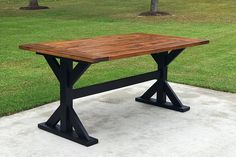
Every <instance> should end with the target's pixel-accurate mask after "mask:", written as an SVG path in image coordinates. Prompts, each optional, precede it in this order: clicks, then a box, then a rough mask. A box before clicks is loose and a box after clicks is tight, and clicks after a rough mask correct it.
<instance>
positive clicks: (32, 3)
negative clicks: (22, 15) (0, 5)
mask: <svg viewBox="0 0 236 157" xmlns="http://www.w3.org/2000/svg"><path fill="white" fill-rule="evenodd" d="M20 9H23V10H36V9H48V7H46V6H39V3H38V0H29V5H28V6H27V7H21V8H20Z"/></svg>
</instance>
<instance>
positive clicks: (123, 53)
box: [19, 33, 209, 63]
mask: <svg viewBox="0 0 236 157" xmlns="http://www.w3.org/2000/svg"><path fill="white" fill-rule="evenodd" d="M207 43H209V41H208V40H200V39H191V38H184V37H175V36H165V35H156V34H145V33H133V34H124V35H113V36H102V37H95V38H84V39H79V40H71V41H59V42H47V43H36V44H25V45H20V46H19V47H20V48H21V49H24V50H29V51H33V52H38V53H41V54H47V55H52V56H56V57H62V58H68V59H72V60H76V61H86V62H90V63H96V62H101V61H108V60H114V59H120V58H126V57H133V56H139V55H145V54H152V53H161V52H163V51H171V50H174V49H180V48H186V47H192V46H197V45H203V44H207Z"/></svg>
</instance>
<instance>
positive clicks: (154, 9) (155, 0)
mask: <svg viewBox="0 0 236 157" xmlns="http://www.w3.org/2000/svg"><path fill="white" fill-rule="evenodd" d="M139 15H140V16H165V15H170V14H169V13H167V12H161V11H159V0H151V4H150V10H149V11H147V12H143V13H141V14H139Z"/></svg>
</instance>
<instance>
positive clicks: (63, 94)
mask: <svg viewBox="0 0 236 157" xmlns="http://www.w3.org/2000/svg"><path fill="white" fill-rule="evenodd" d="M44 57H45V59H46V60H47V62H48V64H49V65H50V67H51V69H52V70H53V72H54V74H55V75H56V77H57V79H58V80H59V82H60V106H59V107H58V108H57V110H56V111H55V112H54V113H53V115H52V116H51V117H50V118H49V119H48V120H47V122H45V123H41V124H39V125H38V127H39V128H40V129H43V130H45V131H48V132H51V133H53V134H56V135H58V136H61V137H64V138H67V139H69V140H72V141H75V142H77V143H80V144H83V145H85V146H91V145H93V144H96V143H98V140H97V139H96V138H93V137H91V136H89V135H88V133H87V131H86V129H85V128H84V126H83V124H82V123H81V121H80V119H79V117H78V116H77V114H76V112H75V111H74V109H73V97H72V95H73V94H72V92H73V85H74V83H75V82H76V81H77V80H78V79H79V78H80V76H81V75H82V74H83V73H84V72H85V71H86V70H87V68H88V67H89V66H90V64H89V63H87V62H79V63H78V64H77V65H76V66H75V68H73V62H72V60H68V59H63V58H62V59H60V64H59V63H58V62H57V60H56V58H55V57H52V56H47V55H44ZM59 121H60V125H59V124H57V123H58V122H59Z"/></svg>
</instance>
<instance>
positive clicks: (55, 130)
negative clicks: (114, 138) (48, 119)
mask: <svg viewBox="0 0 236 157" xmlns="http://www.w3.org/2000/svg"><path fill="white" fill-rule="evenodd" d="M38 127H39V128H40V129H42V130H45V131H48V132H50V133H53V134H55V135H58V136H61V137H63V138H66V139H68V140H71V141H74V142H76V143H79V144H82V145H84V146H87V147H89V146H92V145H94V144H97V143H98V139H96V138H94V137H91V136H89V140H87V139H83V138H80V137H79V136H78V135H77V134H76V132H75V131H70V132H62V131H61V130H60V126H59V125H56V126H55V127H50V126H48V125H47V124H46V123H40V124H38Z"/></svg>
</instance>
